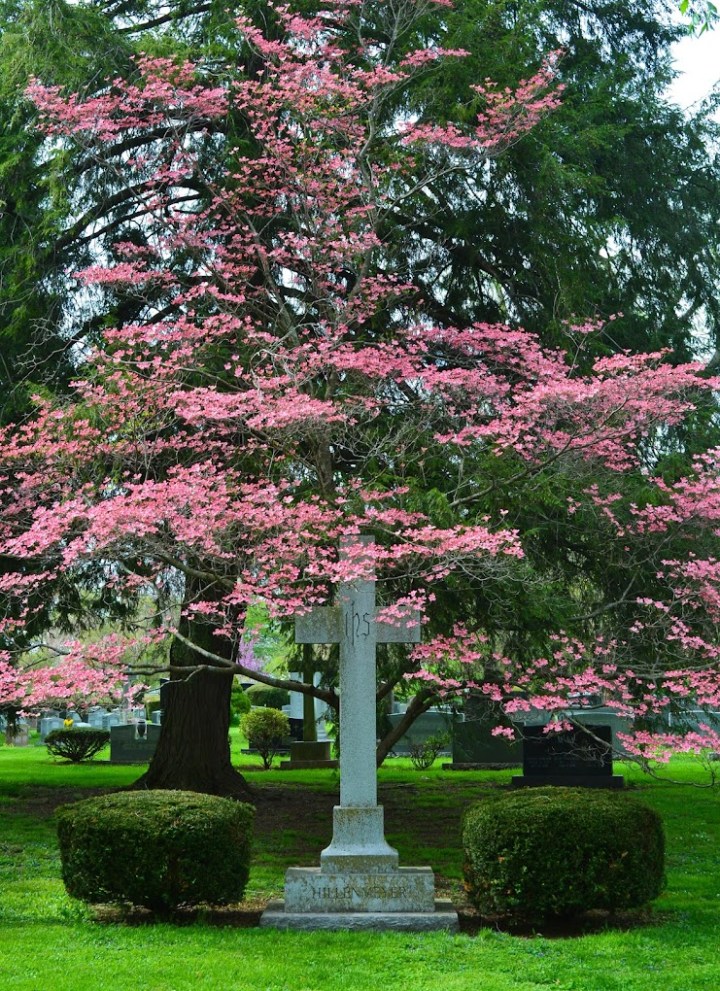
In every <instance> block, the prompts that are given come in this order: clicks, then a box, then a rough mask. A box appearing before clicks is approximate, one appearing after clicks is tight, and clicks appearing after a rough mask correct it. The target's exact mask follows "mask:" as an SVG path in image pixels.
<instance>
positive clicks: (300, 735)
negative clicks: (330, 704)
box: [280, 671, 338, 771]
mask: <svg viewBox="0 0 720 991" xmlns="http://www.w3.org/2000/svg"><path fill="white" fill-rule="evenodd" d="M290 677H291V678H293V679H295V680H296V681H301V680H302V674H301V673H300V672H290ZM308 677H309V674H308ZM320 677H321V675H320V672H319V671H316V672H315V673H314V674H313V684H315V685H319V684H320ZM308 698H309V702H308V701H307V700H306V699H305V696H303V695H301V693H300V692H290V705H289V707H288V708H289V713H288V717H289V719H290V738H291V741H292V742H291V744H290V760H284V761H281V762H280V770H281V771H298V770H302V769H303V768H323V767H326V768H335V767H337V766H338V762H337V760H335V759H334V758H333V756H332V753H331V742H330V740H328V738H327V733H326V732H325V726H324V722H325V720H324V718H323V716H324V708H325V707H324V704H323V703H322V702H321V701H320V699H316V698H313V697H312V696H309V697H308ZM306 719H312V720H313V724H314V725H313V732H312V733H311V734H310V735H311V736H314V737H315V739H314V740H312V739H310V740H308V739H306V735H307V734H305V733H304V728H305V721H306ZM321 724H322V726H321Z"/></svg>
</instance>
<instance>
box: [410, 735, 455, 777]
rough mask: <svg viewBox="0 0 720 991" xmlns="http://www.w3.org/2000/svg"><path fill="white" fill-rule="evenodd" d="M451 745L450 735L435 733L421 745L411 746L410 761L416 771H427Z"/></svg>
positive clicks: (412, 744)
mask: <svg viewBox="0 0 720 991" xmlns="http://www.w3.org/2000/svg"><path fill="white" fill-rule="evenodd" d="M449 743H450V734H449V733H434V734H433V735H432V736H429V737H428V738H427V739H426V740H422V741H421V742H420V743H411V744H410V760H411V761H412V766H413V767H414V768H415V770H416V771H427V769H428V768H429V767H432V766H433V764H434V763H435V761H436V760H437V759H438V757H439V756H440V753H441V752H442V751H443V750H444V749H445V747H447V745H448V744H449Z"/></svg>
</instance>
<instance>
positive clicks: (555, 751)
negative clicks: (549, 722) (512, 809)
mask: <svg viewBox="0 0 720 991" xmlns="http://www.w3.org/2000/svg"><path fill="white" fill-rule="evenodd" d="M512 784H513V787H515V788H521V787H538V786H540V785H565V786H566V787H578V786H580V787H585V788H622V786H623V784H624V779H623V777H622V775H619V774H613V767H612V730H611V728H610V727H609V726H593V727H592V731H590V730H586V729H581V728H576V729H572V730H563V731H562V732H559V733H554V732H553V733H547V732H545V727H544V726H526V727H525V729H524V730H523V773H522V776H517V777H514V778H513V779H512Z"/></svg>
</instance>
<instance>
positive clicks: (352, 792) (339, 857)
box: [295, 537, 420, 871]
mask: <svg viewBox="0 0 720 991" xmlns="http://www.w3.org/2000/svg"><path fill="white" fill-rule="evenodd" d="M373 543H374V539H373V538H372V537H349V538H345V539H344V540H343V541H342V542H341V545H340V556H341V559H342V558H343V557H345V558H347V557H348V552H349V548H350V547H353V546H354V547H356V546H357V545H358V544H362V545H363V546H364V547H367V548H372V545H373ZM336 603H337V604H336V605H334V606H324V607H320V608H317V609H315V610H313V612H311V613H308V614H306V615H305V616H301V617H298V618H297V619H296V621H295V641H296V643H337V644H339V645H340V704H341V710H340V805H339V806H336V808H335V813H334V828H333V839H332V843H331V844H330V846H329V847H328V848H327V849H326V850H324V851H323V853H322V855H321V866H322V868H323V870H335V869H343V870H351V871H352V870H353V869H358V870H360V869H362V870H367V869H368V865H369V864H370V863H371V862H372V861H373V860H374V862H375V867H374V868H373V867H372V866H371V867H370V869H371V870H373V869H377V870H381V869H383V868H384V867H385V868H387V867H392V865H393V864H397V853H396V852H395V851H394V850H392V848H391V847H389V846H388V845H387V843H386V842H385V838H384V830H383V818H382V817H383V810H382V807H381V806H378V804H377V769H376V759H375V747H376V740H377V728H376V690H377V687H376V673H375V668H376V657H375V648H376V645H377V644H378V643H419V642H420V621H419V614H418V613H416V612H414V613H413V615H412V616H411V617H410V620H409V621H408V622H405V623H404V625H402V626H394V625H392V624H390V623H385V622H378V620H377V618H376V611H375V578H374V574H373V575H372V577H370V578H367V579H365V580H362V579H358V580H355V581H352V582H348V583H343V584H340V585H339V586H338V588H337V591H336ZM361 810H364V811H361Z"/></svg>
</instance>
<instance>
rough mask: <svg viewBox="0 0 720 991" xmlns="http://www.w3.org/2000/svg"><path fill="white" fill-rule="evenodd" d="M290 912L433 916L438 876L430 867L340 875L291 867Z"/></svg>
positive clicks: (287, 896)
mask: <svg viewBox="0 0 720 991" xmlns="http://www.w3.org/2000/svg"><path fill="white" fill-rule="evenodd" d="M285 910H286V911H288V912H314V913H319V912H381V913H387V912H411V913H416V912H433V911H434V910H435V876H434V874H433V872H432V870H431V869H430V868H429V867H396V868H395V869H394V870H390V871H382V872H378V871H372V870H370V871H362V872H360V871H358V872H352V873H342V874H336V873H333V872H329V871H327V870H324V869H323V868H321V867H290V868H289V869H288V871H287V873H286V875H285Z"/></svg>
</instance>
